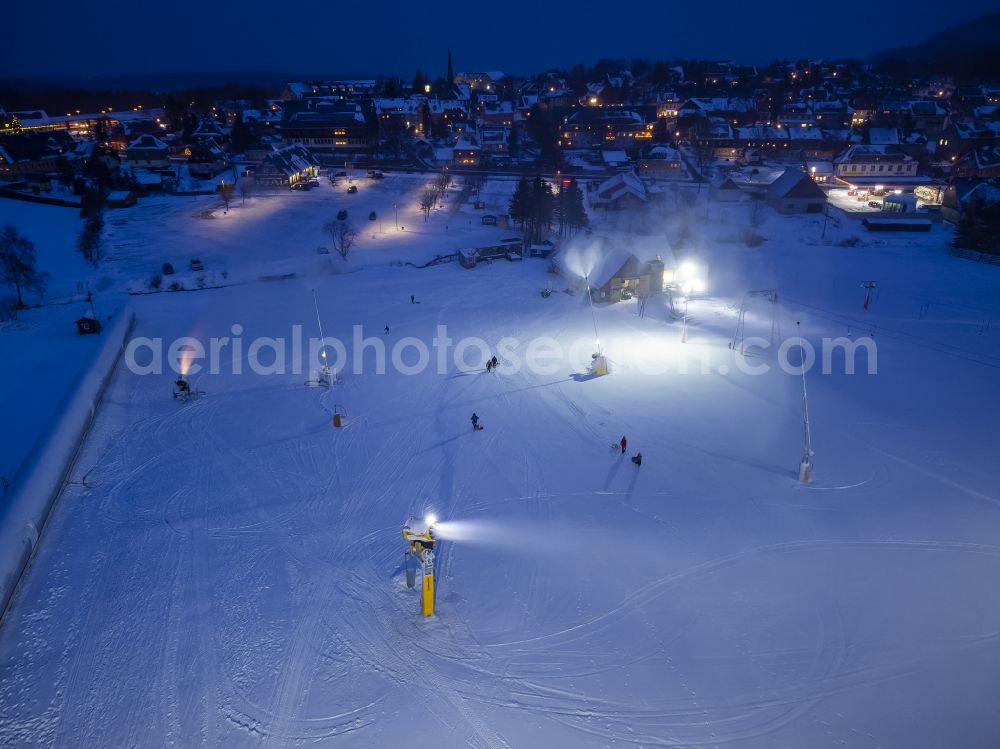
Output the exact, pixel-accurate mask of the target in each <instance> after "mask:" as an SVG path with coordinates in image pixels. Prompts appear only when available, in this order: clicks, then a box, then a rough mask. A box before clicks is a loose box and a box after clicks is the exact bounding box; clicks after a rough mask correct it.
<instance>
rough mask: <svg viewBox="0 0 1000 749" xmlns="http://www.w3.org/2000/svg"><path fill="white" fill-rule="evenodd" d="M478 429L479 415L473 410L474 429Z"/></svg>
mask: <svg viewBox="0 0 1000 749" xmlns="http://www.w3.org/2000/svg"><path fill="white" fill-rule="evenodd" d="M477 429H479V416H477V415H476V414H475V412H473V414H472V431H476V430H477Z"/></svg>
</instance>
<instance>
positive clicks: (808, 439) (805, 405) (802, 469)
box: [795, 320, 813, 484]
mask: <svg viewBox="0 0 1000 749" xmlns="http://www.w3.org/2000/svg"><path fill="white" fill-rule="evenodd" d="M795 330H796V331H800V330H801V326H800V324H799V322H798V321H797V320H796V321H795ZM799 341H800V342H801V341H802V335H801V333H800V334H799ZM800 346H801V343H800ZM800 368H801V372H802V435H803V438H804V440H805V452H803V454H802V462H801V463H800V464H799V481H800V482H802V483H803V484H808V483H809V481H810V480H811V478H812V477H811V475H810V474H811V473H812V456H813V450H812V432H811V430H810V428H809V394H808V393H807V392H806V367H805V357H804V356H803V358H802V362H801V364H800Z"/></svg>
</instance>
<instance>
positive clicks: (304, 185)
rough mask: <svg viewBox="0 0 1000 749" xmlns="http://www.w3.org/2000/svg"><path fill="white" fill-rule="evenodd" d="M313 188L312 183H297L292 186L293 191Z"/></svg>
mask: <svg viewBox="0 0 1000 749" xmlns="http://www.w3.org/2000/svg"><path fill="white" fill-rule="evenodd" d="M312 188H313V186H312V183H311V182H296V183H295V184H294V185H292V189H293V190H311V189H312Z"/></svg>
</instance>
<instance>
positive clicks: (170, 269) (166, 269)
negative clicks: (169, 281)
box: [163, 263, 174, 276]
mask: <svg viewBox="0 0 1000 749" xmlns="http://www.w3.org/2000/svg"><path fill="white" fill-rule="evenodd" d="M163 275H165V276H172V275H174V266H172V265H171V264H170V263H164V264H163Z"/></svg>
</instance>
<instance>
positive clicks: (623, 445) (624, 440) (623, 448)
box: [618, 434, 628, 455]
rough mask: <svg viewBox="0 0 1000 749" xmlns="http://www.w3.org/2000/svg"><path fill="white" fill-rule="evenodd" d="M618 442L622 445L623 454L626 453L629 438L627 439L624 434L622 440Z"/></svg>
mask: <svg viewBox="0 0 1000 749" xmlns="http://www.w3.org/2000/svg"><path fill="white" fill-rule="evenodd" d="M618 444H619V445H621V446H622V455H624V454H625V447H626V445H628V440H627V439H625V435H624V434H623V435H622V441H621V442H619V443H618Z"/></svg>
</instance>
